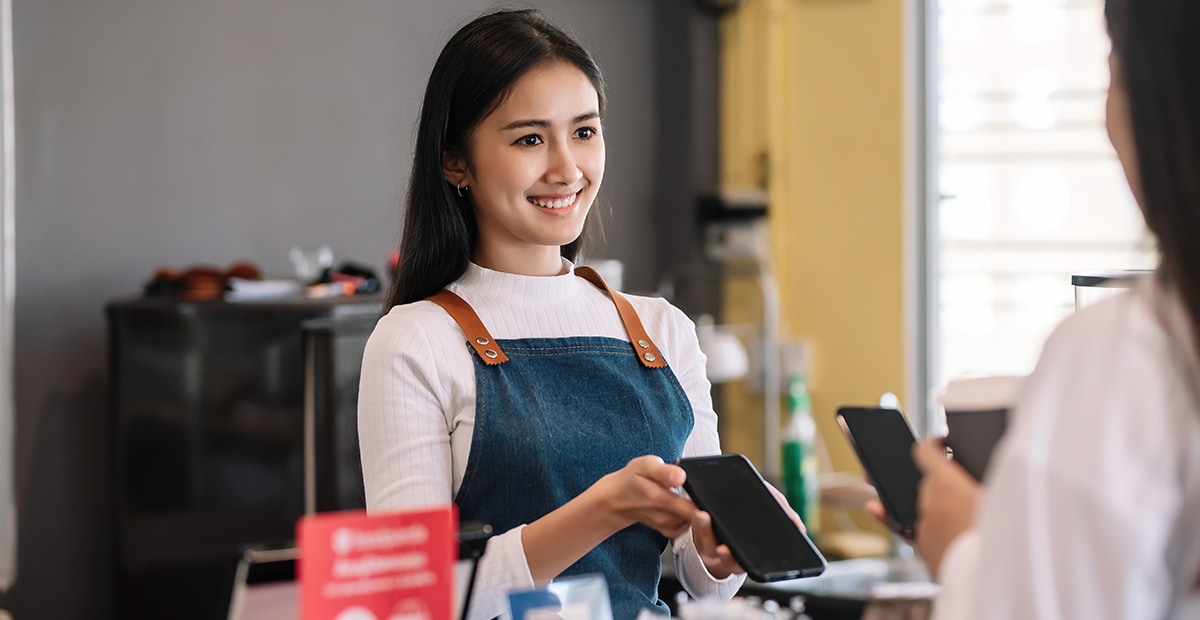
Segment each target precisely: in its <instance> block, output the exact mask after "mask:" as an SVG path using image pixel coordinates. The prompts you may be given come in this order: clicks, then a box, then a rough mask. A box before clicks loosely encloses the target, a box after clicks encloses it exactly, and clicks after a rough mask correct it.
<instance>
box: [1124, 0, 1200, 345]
mask: <svg viewBox="0 0 1200 620" xmlns="http://www.w3.org/2000/svg"><path fill="white" fill-rule="evenodd" d="M1105 18H1106V20H1107V22H1108V30H1109V35H1110V36H1111V37H1112V42H1113V53H1114V54H1115V55H1116V58H1117V61H1118V63H1119V66H1120V76H1121V77H1120V79H1121V80H1122V82H1123V84H1124V86H1125V90H1126V92H1127V94H1128V100H1129V111H1130V117H1131V121H1132V125H1133V140H1134V148H1135V150H1136V152H1137V167H1138V177H1139V179H1140V183H1138V185H1139V187H1137V188H1134V190H1135V192H1138V193H1139V194H1140V195H1139V203H1140V205H1141V208H1142V212H1143V214H1144V215H1145V218H1146V224H1147V225H1148V226H1149V228H1150V230H1151V232H1153V233H1154V235H1155V236H1156V237H1157V238H1158V243H1159V250H1160V252H1161V254H1162V257H1161V262H1160V264H1159V268H1158V274H1159V275H1160V277H1162V278H1163V281H1164V282H1165V283H1166V284H1167V285H1168V286H1170V287H1171V288H1173V289H1174V290H1176V291H1178V294H1179V295H1180V296H1181V297H1182V299H1183V302H1184V305H1185V306H1186V308H1187V314H1188V317H1189V318H1190V323H1191V326H1192V332H1193V336H1194V342H1193V346H1194V347H1195V348H1196V350H1197V351H1200V241H1198V240H1197V236H1200V72H1198V71H1197V67H1200V36H1198V34H1197V33H1198V32H1200V2H1197V0H1108V1H1107V2H1106V4H1105Z"/></svg>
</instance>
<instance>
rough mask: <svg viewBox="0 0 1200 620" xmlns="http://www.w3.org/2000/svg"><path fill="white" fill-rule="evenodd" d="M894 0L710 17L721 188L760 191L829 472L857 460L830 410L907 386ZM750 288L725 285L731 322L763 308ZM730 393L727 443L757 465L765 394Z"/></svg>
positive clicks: (778, 5) (899, 13) (818, 1)
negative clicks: (715, 32)
mask: <svg viewBox="0 0 1200 620" xmlns="http://www.w3.org/2000/svg"><path fill="white" fill-rule="evenodd" d="M903 4H904V3H903V0H746V1H745V2H744V4H743V5H742V7H741V8H740V9H739V10H738V11H736V12H734V13H732V14H730V15H728V16H726V17H724V18H723V23H722V26H721V80H722V82H721V91H722V96H721V107H722V110H721V183H722V187H723V189H726V190H739V189H746V188H761V187H764V184H765V187H766V189H767V190H768V195H769V211H770V229H771V233H770V234H771V240H770V241H771V255H772V257H773V261H774V267H775V272H776V277H777V280H778V285H779V290H780V297H781V300H782V304H783V316H784V321H785V330H787V331H788V332H790V334H791V335H792V336H794V337H798V338H803V339H806V340H807V341H809V342H810V343H811V344H812V345H813V356H812V363H813V366H812V382H811V384H810V389H811V391H812V398H813V415H814V416H815V417H816V419H817V423H818V427H819V429H820V432H821V436H822V439H823V440H824V441H825V443H826V445H827V446H828V447H829V450H830V453H831V457H832V460H833V464H834V467H835V469H837V470H856V469H859V466H858V461H857V459H856V458H855V457H854V455H853V453H852V452H851V450H850V448H849V446H848V445H847V444H846V442H845V440H844V439H843V438H842V436H841V433H840V432H839V431H838V429H837V426H836V424H835V423H834V421H833V414H834V411H835V410H836V409H837V407H838V406H840V405H844V404H871V403H874V402H877V401H878V399H879V396H880V395H881V394H882V393H884V392H894V393H896V394H897V395H898V396H900V397H901V400H902V401H903V400H904V396H905V395H904V393H903V390H904V388H905V383H904V382H905V368H904V361H905V351H904V346H905V341H904V325H905V320H904V319H905V316H904V312H905V307H904V285H905V283H904V247H903V243H904V230H903V221H904V218H903V214H904V196H905V194H904V190H905V187H904V160H903V156H904V144H903V137H904V119H905V110H904V76H903V71H904V57H903V33H904V21H903V11H904V6H903ZM755 291H756V289H755V287H754V285H753V284H752V283H749V282H744V281H729V282H728V283H727V285H726V289H725V293H726V299H727V300H729V301H727V306H726V313H727V314H726V319H727V320H730V321H738V320H753V318H754V317H757V316H759V314H758V312H759V306H758V305H757V304H756V302H755V301H753V300H755V299H756V298H757V293H756V292H755ZM727 396H728V400H727V401H726V407H725V409H724V410H723V411H722V414H723V416H724V418H725V420H724V422H723V429H722V430H723V433H724V434H723V436H722V439H723V444H724V446H723V447H724V449H725V450H726V451H737V452H743V453H746V454H748V455H750V456H751V458H752V459H754V460H755V461H756V462H759V463H760V464H761V462H762V461H761V455H762V430H761V429H762V421H761V400H757V399H756V398H755V397H753V396H748V395H746V394H744V391H743V390H741V389H740V388H739V387H738V386H735V387H734V388H733V389H732V390H730V393H727ZM784 416H785V419H786V410H785V411H784Z"/></svg>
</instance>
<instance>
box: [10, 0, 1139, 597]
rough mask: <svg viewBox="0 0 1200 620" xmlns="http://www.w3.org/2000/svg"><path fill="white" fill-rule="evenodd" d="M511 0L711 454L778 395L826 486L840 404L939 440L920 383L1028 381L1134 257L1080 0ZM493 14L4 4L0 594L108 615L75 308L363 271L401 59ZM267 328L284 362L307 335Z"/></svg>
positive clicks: (1087, 7)
mask: <svg viewBox="0 0 1200 620" xmlns="http://www.w3.org/2000/svg"><path fill="white" fill-rule="evenodd" d="M521 4H522V6H535V7H537V8H540V9H541V10H542V11H544V13H545V14H546V16H547V17H548V18H549V19H550V20H551V21H552V22H554V23H557V24H559V25H562V26H564V27H566V28H567V29H568V30H569V31H570V32H572V33H573V34H575V35H576V36H577V37H578V38H579V39H580V40H581V41H582V42H583V44H584V45H585V47H587V48H588V49H589V50H590V51H591V52H592V54H593V55H594V57H595V58H596V60H597V61H598V62H599V64H600V66H601V67H602V69H603V70H604V73H605V77H606V79H607V81H608V86H609V91H608V96H609V108H608V115H607V118H606V119H605V131H606V145H607V148H608V149H609V153H608V166H607V171H606V179H605V187H604V204H605V206H604V211H605V212H604V214H603V219H604V229H605V235H604V237H603V239H602V240H601V242H600V243H599V244H598V245H597V246H595V249H593V250H592V251H591V253H590V254H589V256H588V259H589V260H594V261H597V262H600V261H603V260H612V261H619V262H618V263H613V264H618V265H621V266H623V270H620V273H622V274H623V277H622V286H621V288H623V289H624V290H626V291H629V292H632V293H639V294H657V295H665V296H668V297H670V298H671V299H672V301H674V302H675V303H676V304H677V305H679V306H680V307H682V308H683V309H684V310H685V311H686V312H688V313H689V315H691V316H692V317H693V318H694V319H698V320H699V319H700V317H701V316H702V315H706V314H707V315H709V316H710V317H713V318H714V320H715V322H716V323H717V324H719V325H722V326H724V329H725V330H726V331H727V332H728V333H731V334H734V335H736V336H737V337H738V339H739V340H740V341H741V342H742V344H743V345H744V347H745V349H746V351H747V352H748V358H749V362H748V364H747V366H746V367H745V368H743V367H741V365H740V363H737V364H733V366H734V367H735V368H734V369H733V371H732V372H730V373H728V374H727V375H720V380H721V382H720V383H717V384H716V388H715V389H716V396H717V405H718V413H719V414H720V415H721V420H722V421H721V425H722V426H721V432H722V442H723V448H724V449H725V451H727V452H742V453H745V454H747V455H748V456H750V457H751V458H752V460H754V462H755V463H756V464H757V465H758V466H759V468H760V469H762V470H763V471H764V472H766V473H768V474H770V475H778V473H779V467H780V464H779V460H778V459H779V455H778V451H777V448H778V446H779V441H780V438H779V428H780V425H781V423H782V419H783V417H784V413H783V412H782V410H783V409H784V408H785V407H786V405H785V404H784V401H783V397H784V392H785V389H786V387H787V386H786V384H787V383H788V381H787V380H788V378H789V377H795V376H802V377H803V378H804V380H805V382H806V388H807V391H808V392H809V393H810V394H811V410H812V415H813V417H814V418H815V419H816V427H817V433H818V437H819V439H818V441H819V443H820V444H821V445H822V447H821V448H820V449H819V450H818V452H819V453H820V456H821V463H820V467H821V470H822V472H824V473H833V472H852V473H854V475H855V476H857V471H858V464H857V460H856V459H855V458H854V456H853V454H852V452H851V451H850V448H849V447H848V446H847V445H846V443H845V441H844V440H843V439H842V437H841V435H840V433H839V432H838V431H837V430H836V425H835V424H834V422H833V413H834V410H835V409H836V408H837V407H838V406H840V405H845V404H872V403H876V402H878V401H879V400H880V397H881V396H882V395H884V394H887V393H891V394H894V395H895V396H896V397H897V402H898V404H900V405H901V406H902V407H903V408H904V409H905V410H906V411H907V412H908V414H909V418H910V420H911V421H912V422H913V424H914V426H915V427H916V428H917V429H918V430H919V431H925V430H928V429H935V428H938V426H939V424H940V420H939V414H938V412H937V410H936V407H935V405H934V399H933V398H932V397H931V394H932V393H933V391H934V390H936V389H937V387H938V386H941V385H943V384H944V383H945V382H946V381H947V380H949V379H953V378H958V377H965V376H974V375H987V374H998V373H1004V374H1022V373H1025V372H1028V371H1029V370H1031V369H1032V365H1033V363H1034V361H1035V360H1036V357H1037V354H1038V352H1039V350H1040V346H1041V342H1042V340H1043V339H1044V338H1045V336H1046V335H1047V334H1048V333H1049V330H1050V329H1052V327H1053V326H1054V325H1055V324H1056V323H1057V322H1058V321H1059V320H1061V319H1062V318H1063V317H1064V316H1066V315H1067V314H1069V313H1070V311H1071V309H1072V305H1071V304H1072V302H1071V300H1072V288H1071V279H1070V276H1071V274H1072V273H1076V272H1079V271H1083V270H1090V269H1113V268H1136V267H1152V266H1153V264H1154V247H1153V245H1152V243H1151V241H1150V240H1149V239H1148V237H1147V235H1146V233H1145V231H1144V226H1143V225H1142V223H1141V219H1140V215H1139V213H1138V211H1137V207H1136V205H1135V204H1134V203H1133V200H1132V197H1131V196H1130V195H1129V192H1128V189H1127V187H1126V185H1125V182H1124V179H1123V176H1122V174H1121V171H1120V168H1119V165H1118V163H1117V161H1116V158H1115V155H1114V154H1113V152H1112V150H1111V147H1110V146H1109V145H1108V142H1107V139H1106V136H1105V134H1104V126H1103V110H1104V92H1105V88H1106V87H1107V65H1106V57H1107V53H1108V51H1107V50H1108V47H1107V46H1108V43H1107V37H1106V35H1105V32H1104V28H1103V22H1102V19H1101V15H1102V1H1101V0H744V1H739V0H727V1H721V0H605V1H604V2H595V1H590V0H537V1H535V2H531V3H521ZM495 6H499V5H497V4H495V3H492V2H486V1H482V0H480V1H476V0H437V1H432V0H430V1H418V0H342V1H339V2H327V1H320V0H254V1H244V0H209V1H206V2H185V1H181V0H174V1H171V0H168V1H162V0H107V1H103V2H88V1H81V0H11V19H10V20H9V25H10V27H11V31H12V37H11V59H12V74H11V79H12V84H13V86H12V99H11V104H12V107H13V109H15V115H14V117H13V118H14V125H13V130H14V133H15V151H14V152H13V154H14V156H15V157H14V159H15V162H16V176H15V177H13V178H11V179H6V183H9V185H10V186H12V185H13V184H15V192H16V193H15V211H14V213H15V221H14V222H13V224H14V226H13V227H12V228H11V229H10V230H15V231H16V237H15V243H12V244H10V247H11V248H13V249H15V271H14V272H13V275H15V287H16V296H15V306H13V310H14V312H15V314H14V316H15V328H14V333H15V340H14V342H15V346H14V348H13V350H12V355H13V358H12V359H13V368H14V372H15V390H14V392H13V396H12V402H13V407H14V408H13V409H12V411H11V412H9V413H10V417H11V419H12V420H13V421H15V435H13V437H12V442H11V443H12V446H13V452H14V454H13V460H12V463H13V467H14V471H13V472H12V473H13V478H12V479H13V481H14V482H15V486H14V490H13V493H14V495H15V501H16V504H17V506H18V507H19V518H18V520H17V541H18V543H17V546H16V556H15V567H16V571H17V572H16V574H17V578H16V581H15V583H14V584H13V585H12V587H11V588H10V589H8V591H6V592H4V593H3V594H2V595H0V606H2V607H3V608H5V609H8V610H9V611H11V612H13V613H14V615H15V616H17V617H36V618H45V619H49V620H56V619H68V618H71V619H74V618H116V617H120V615H119V614H118V612H117V609H118V603H119V601H118V598H119V596H120V595H119V594H118V593H119V591H120V588H119V587H118V585H117V584H118V582H119V572H120V571H122V570H124V568H122V566H123V565H122V562H123V560H122V557H123V556H122V552H121V551H120V550H119V549H118V547H119V542H118V540H119V536H120V534H119V532H120V528H121V527H122V526H121V523H120V522H119V521H120V517H118V516H117V515H118V514H119V513H120V511H121V508H120V507H119V506H118V505H117V504H118V503H119V501H118V499H117V496H118V494H119V491H120V489H118V488H117V486H119V483H117V482H115V479H116V477H117V473H116V472H115V471H114V463H116V462H124V461H121V459H122V458H123V457H122V455H120V454H117V452H116V450H115V449H114V445H117V442H116V440H115V437H117V436H118V435H120V434H121V433H122V432H123V431H122V428H121V424H122V422H121V418H120V416H119V415H116V413H115V412H117V411H120V407H121V406H122V402H123V401H122V400H121V394H120V393H119V392H118V391H117V388H115V387H113V381H112V379H113V364H116V363H118V350H119V342H120V336H119V334H118V333H117V332H116V331H109V330H110V329H114V328H113V325H111V324H108V323H106V312H105V309H106V307H109V304H111V303H114V302H117V303H120V300H130V299H136V298H139V297H141V296H142V295H143V289H144V287H145V286H146V284H147V283H148V282H150V281H151V278H152V275H153V274H154V273H155V272H156V270H158V269H160V268H163V267H170V268H172V269H177V270H182V269H184V268H186V267H188V266H192V265H213V266H215V267H217V268H218V269H225V268H227V267H229V266H231V265H233V264H235V263H237V262H248V263H251V264H253V265H255V266H257V268H258V269H260V270H261V273H262V275H263V276H264V277H267V278H282V279H286V278H292V277H294V274H295V267H294V265H293V262H292V260H291V258H290V256H289V254H290V250H291V249H292V248H293V247H294V246H301V247H305V248H314V247H319V246H328V248H329V251H330V252H331V255H332V257H333V258H332V261H333V262H334V263H344V262H352V263H354V264H356V265H360V266H364V267H367V268H369V269H371V270H373V271H374V272H375V273H377V274H380V275H381V279H382V280H384V281H385V282H384V285H385V286H386V275H387V272H388V267H387V261H388V255H389V253H390V252H391V251H392V250H394V249H395V247H396V244H397V242H398V239H399V230H400V225H401V222H402V217H403V210H402V201H403V193H404V190H405V187H406V185H407V181H408V169H409V166H410V163H411V162H410V158H411V150H412V146H413V135H414V127H415V122H416V119H417V115H418V113H419V108H420V103H421V97H422V93H423V91H424V87H425V82H426V80H427V77H428V74H429V71H430V69H431V68H432V66H433V62H434V60H435V58H436V56H437V54H438V52H439V50H440V49H441V47H442V45H443V44H444V42H445V41H446V40H447V39H448V38H449V36H450V35H451V34H452V33H453V32H454V31H455V30H456V29H457V28H459V27H460V26H462V25H463V24H465V23H466V22H468V21H470V20H471V19H472V18H473V17H475V16H477V15H478V14H480V13H481V12H483V11H485V10H487V9H489V8H494V7H495ZM10 283H11V281H10ZM364 299H365V301H364V303H367V304H368V305H369V304H370V303H375V304H378V302H379V300H378V299H373V300H372V298H364ZM375 308H376V307H375V306H372V310H371V312H373V311H374V309H375ZM368 314H369V312H368ZM287 338H293V340H289V342H291V344H290V345H289V346H292V347H293V348H292V349H288V350H289V351H292V352H293V353H295V355H296V356H297V358H296V360H295V363H294V364H291V365H288V364H284V366H283V367H285V368H288V369H291V370H295V371H296V372H297V373H298V372H299V361H298V360H299V357H298V356H299V355H300V354H301V351H302V350H303V351H307V350H309V349H303V347H302V346H301V342H300V334H299V332H298V331H297V332H295V333H294V334H292V335H289V336H287ZM350 357H351V359H352V358H353V355H351V356H350ZM339 368H341V369H345V368H350V369H351V371H353V370H354V369H353V363H352V362H342V363H340V366H339ZM724 370H726V371H728V370H729V369H728V368H726V369H724ZM248 372H249V371H248ZM713 372H720V371H714V370H713V369H710V374H711V373H713ZM306 376H307V375H306ZM297 377H299V375H297ZM297 381H300V379H299V378H298V379H297ZM283 383H287V382H286V381H284V382H283ZM350 384H351V385H353V382H352V381H351V382H350ZM289 385H290V384H289ZM296 385H299V384H298V383H296ZM298 393H299V392H297V394H298ZM764 394H769V395H770V396H769V397H766V398H764V396H763V395H764ZM297 398H299V397H298V396H297ZM352 398H353V397H352V396H351V407H350V408H351V409H352ZM296 402H297V403H298V402H299V401H296ZM297 428H298V427H297ZM297 432H298V431H297ZM289 458H291V457H289ZM144 463H145V466H146V467H151V468H153V467H154V460H153V459H151V460H150V461H145V462H144ZM288 475H289V476H292V478H289V480H292V481H294V480H298V479H299V478H298V477H299V476H300V473H299V472H298V470H297V471H294V472H292V473H290V474H288ZM289 484H291V482H289ZM164 493H169V491H168V490H165V489H164ZM297 493H298V491H297ZM823 521H824V522H827V523H829V524H830V528H832V529H834V530H836V529H838V528H840V527H849V525H848V524H849V523H851V522H858V523H859V524H860V525H861V526H864V527H867V528H868V529H869V528H870V527H871V526H869V525H865V524H863V523H862V519H861V518H860V516H854V517H853V518H852V519H850V520H849V521H847V520H846V519H845V518H844V517H841V518H828V519H824V520H823ZM161 534H162V536H164V537H168V538H169V537H171V536H176V537H186V536H187V535H188V533H187V532H186V531H173V532H172V531H166V532H162V533H161ZM0 550H2V549H0ZM68 594H69V595H68Z"/></svg>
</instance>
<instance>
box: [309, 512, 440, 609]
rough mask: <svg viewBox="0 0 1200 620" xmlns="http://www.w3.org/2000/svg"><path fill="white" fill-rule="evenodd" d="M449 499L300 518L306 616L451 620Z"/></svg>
mask: <svg viewBox="0 0 1200 620" xmlns="http://www.w3.org/2000/svg"><path fill="white" fill-rule="evenodd" d="M456 512H457V511H456V510H455V507H454V506H453V505H451V506H446V507H445V508H438V509H434V510H426V511H421V512H399V513H392V514H383V515H373V516H369V517H368V516H367V514H366V513H365V512H363V511H358V510H355V511H347V512H333V513H323V514H317V515H312V516H307V517H303V518H301V519H300V523H299V525H298V526H297V528H296V530H297V531H296V540H297V542H298V544H299V547H300V560H299V562H298V563H297V569H296V570H297V572H298V573H299V579H300V591H301V592H300V613H301V618H302V619H303V620H450V614H451V609H452V607H451V596H452V594H453V591H454V583H453V578H454V561H455V559H456V558H457V556H458V542H457V537H458V531H457V530H458V515H457V514H456Z"/></svg>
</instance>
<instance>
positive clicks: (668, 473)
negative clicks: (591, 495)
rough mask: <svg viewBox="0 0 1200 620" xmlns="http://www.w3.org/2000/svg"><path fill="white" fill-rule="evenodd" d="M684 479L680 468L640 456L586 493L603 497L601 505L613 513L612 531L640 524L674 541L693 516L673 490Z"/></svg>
mask: <svg viewBox="0 0 1200 620" xmlns="http://www.w3.org/2000/svg"><path fill="white" fill-rule="evenodd" d="M686 477H687V476H686V474H684V472H683V468H681V467H679V466H677V465H670V464H667V463H664V462H663V460H662V459H661V458H659V457H657V456H652V455H650V456H639V457H637V458H635V459H633V460H632V461H629V463H628V464H627V465H625V467H622V468H621V469H618V470H617V471H615V472H613V473H611V474H608V475H607V476H604V477H603V478H601V479H600V480H598V481H597V482H596V484H595V485H593V486H592V489H589V490H596V491H600V492H602V493H604V495H605V501H604V502H603V503H602V505H604V506H607V507H608V508H609V510H611V512H612V515H613V517H614V519H615V523H614V525H615V530H614V531H616V530H621V529H624V528H626V527H628V526H630V525H633V524H634V523H643V524H645V525H648V526H650V527H652V528H654V529H655V530H656V531H658V533H660V534H662V535H663V536H666V537H667V538H675V537H677V536H680V535H682V534H683V533H684V532H686V531H687V529H688V527H690V526H691V524H692V519H693V516H694V515H695V512H696V506H695V505H694V504H692V502H691V501H689V500H687V499H685V498H683V497H680V496H679V494H677V493H675V491H674V490H673V489H675V488H678V487H679V486H681V485H683V481H684V479H685V478H686Z"/></svg>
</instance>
